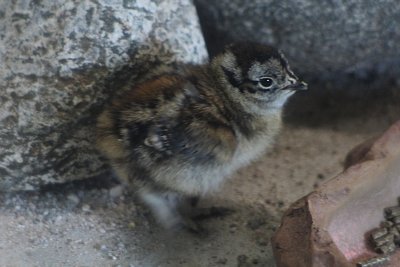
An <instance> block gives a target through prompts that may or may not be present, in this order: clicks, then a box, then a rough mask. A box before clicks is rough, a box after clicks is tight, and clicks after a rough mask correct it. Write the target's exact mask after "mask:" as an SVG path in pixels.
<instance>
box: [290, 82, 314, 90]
mask: <svg viewBox="0 0 400 267" xmlns="http://www.w3.org/2000/svg"><path fill="white" fill-rule="evenodd" d="M284 89H285V90H293V91H304V90H307V89H308V84H307V83H305V82H303V81H298V82H296V83H294V84H291V85H288V86H286V87H285V88H284Z"/></svg>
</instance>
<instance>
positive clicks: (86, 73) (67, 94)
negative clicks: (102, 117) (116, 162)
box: [0, 0, 207, 191]
mask: <svg viewBox="0 0 400 267" xmlns="http://www.w3.org/2000/svg"><path fill="white" fill-rule="evenodd" d="M206 58H207V52H206V50H205V45H204V40H203V37H202V34H201V31H200V28H199V24H198V19H197V14H196V10H195V8H194V6H193V5H192V3H191V1H189V0H171V1H162V0H148V1H140V0H139V1H133V0H123V1H122V0H121V1H116V0H114V1H110V0H98V1H74V0H43V1H37V0H20V1H1V2H0V99H1V102H0V103H1V105H0V125H1V126H2V127H1V128H0V140H1V142H0V191H4V190H21V189H35V188H38V187H39V186H40V185H43V184H48V183H59V182H65V181H71V180H75V179H82V178H88V177H91V176H96V175H98V174H101V173H103V172H104V171H105V169H106V168H105V165H104V160H102V159H101V158H100V156H99V154H98V152H97V151H96V149H95V147H94V122H95V118H96V115H97V114H98V112H99V110H100V109H101V107H102V105H103V104H104V103H105V102H106V101H108V100H109V99H110V97H111V95H112V94H114V93H115V92H114V91H115V90H117V88H118V84H120V83H121V81H120V79H121V77H122V79H125V78H133V79H135V78H137V77H139V76H142V75H143V74H145V73H146V70H148V69H149V68H153V67H154V66H155V65H158V64H160V63H163V64H174V63H177V62H192V63H199V62H202V61H204V60H205V59H206ZM117 74H118V75H117Z"/></svg>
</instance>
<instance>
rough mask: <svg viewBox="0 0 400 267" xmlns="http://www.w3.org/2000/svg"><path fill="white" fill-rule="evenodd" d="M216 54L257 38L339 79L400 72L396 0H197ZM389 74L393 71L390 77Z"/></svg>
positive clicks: (312, 71)
mask: <svg viewBox="0 0 400 267" xmlns="http://www.w3.org/2000/svg"><path fill="white" fill-rule="evenodd" d="M195 3H196V6H197V8H198V12H199V16H200V21H201V24H202V27H203V31H204V33H205V38H206V41H207V45H208V46H209V48H210V52H211V54H213V53H215V51H217V50H218V49H220V48H221V47H222V45H223V43H226V42H231V41H234V40H253V41H259V42H264V43H269V44H272V45H274V46H277V47H279V48H280V49H282V50H283V51H284V52H285V54H286V56H287V57H288V59H289V62H291V65H293V67H294V68H295V69H296V72H297V73H299V74H303V75H304V74H307V75H308V76H309V77H312V78H318V79H322V80H330V81H333V82H337V81H338V80H340V79H346V77H347V76H349V77H350V78H352V77H355V78H358V79H361V80H366V81H372V80H374V79H388V78H395V79H397V77H399V75H400V67H399V66H400V30H399V27H398V26H399V25H400V5H399V3H398V1H396V0H380V1H374V0H365V1H358V0H349V1H318V0H300V1H299V0H288V1H280V0H254V1H243V0H220V1H214V0H195ZM389 76H390V77H389Z"/></svg>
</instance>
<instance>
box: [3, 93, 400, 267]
mask: <svg viewBox="0 0 400 267" xmlns="http://www.w3.org/2000/svg"><path fill="white" fill-rule="evenodd" d="M316 95H317V97H315V98H310V97H306V96H300V97H298V98H297V99H295V100H294V101H292V103H290V105H289V107H288V112H287V116H286V124H285V127H284V129H283V131H282V134H281V136H280V137H279V139H278V140H277V143H276V146H275V147H274V149H273V150H272V151H270V152H269V153H268V154H267V155H266V156H265V157H263V158H262V159H260V160H259V161H257V162H255V163H254V164H252V165H251V166H248V167H247V168H244V169H241V170H240V171H239V172H238V173H237V174H235V175H234V177H232V179H231V180H230V181H229V182H228V183H227V184H226V186H225V187H224V189H223V190H222V191H221V192H220V193H219V194H217V195H214V196H211V197H210V198H208V199H206V200H204V201H202V202H201V203H200V204H201V205H202V206H204V207H210V206H222V207H228V208H232V209H233V210H234V213H232V214H230V215H227V216H225V217H219V218H210V219H207V220H204V221H203V224H204V226H205V227H206V228H207V229H208V231H209V234H208V235H207V236H201V237H200V236H196V235H193V234H190V233H187V232H179V233H169V232H166V231H164V230H163V229H161V228H160V227H158V226H157V225H156V224H155V222H154V220H153V219H152V217H151V215H150V214H149V211H148V210H147V209H146V208H145V207H143V206H142V205H141V204H140V203H138V201H137V200H136V199H135V196H134V195H133V194H132V192H130V191H129V189H126V188H123V187H122V186H120V185H119V184H117V183H116V182H115V181H114V180H112V179H109V178H104V177H103V178H99V179H97V180H92V181H83V182H76V183H72V184H67V185H57V186H51V187H48V188H45V189H43V190H42V191H40V192H22V193H3V194H1V195H0V203H2V204H1V206H0V222H1V224H0V266H40V267H44V266H124V267H125V266H126V267H128V266H131V267H133V266H135V267H138V266H140V267H142V266H143V267H148V266H149V267H152V266H173V267H175V266H189V267H196V266H241V267H245V266H266V267H269V266H274V263H273V256H272V250H271V242H270V237H271V236H272V235H273V232H274V230H275V229H276V228H277V227H278V226H279V222H280V216H281V215H282V213H283V211H284V210H285V209H286V208H287V207H288V206H289V205H290V203H291V202H293V201H295V200H296V199H298V198H300V197H302V196H304V195H305V194H307V193H308V192H310V191H311V190H312V189H313V188H314V187H316V186H318V185H319V184H320V183H322V182H324V181H326V180H327V179H329V178H330V177H332V176H334V175H336V174H337V173H339V172H340V171H341V170H342V161H343V159H344V157H345V155H346V153H347V152H348V151H349V150H350V149H351V148H352V147H354V146H355V145H357V144H358V143H360V142H361V141H363V140H365V139H367V138H369V137H371V136H373V135H376V134H378V133H380V132H381V131H383V130H384V129H385V128H386V127H388V126H389V125H390V123H391V122H393V121H394V120H395V119H396V117H397V118H399V117H400V116H399V115H398V114H400V112H399V105H398V102H396V101H397V100H398V99H399V98H397V100H396V101H394V100H393V98H392V97H389V98H385V99H381V98H376V97H373V98H372V101H369V102H368V101H367V102H366V101H364V100H363V98H357V97H356V98H354V97H349V98H347V99H346V101H342V100H343V99H339V100H337V99H336V100H335V101H336V102H335V101H333V100H332V99H328V97H329V95H326V96H325V97H322V98H321V96H318V94H316ZM357 99H358V100H357ZM332 101H333V102H332ZM357 101H358V102H357ZM327 103H328V104H327ZM332 103H333V104H332ZM334 103H340V105H336V104H334ZM360 103H362V104H360ZM322 106H323V107H324V108H321V107H322ZM316 110H318V112H316ZM354 110H356V112H354Z"/></svg>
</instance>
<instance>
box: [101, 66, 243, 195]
mask: <svg viewBox="0 0 400 267" xmlns="http://www.w3.org/2000/svg"><path fill="white" fill-rule="evenodd" d="M197 80H198V79H196V78H195V77H194V76H193V77H192V78H188V77H183V76H180V75H172V74H170V75H162V76H159V77H156V78H153V79H151V80H149V81H146V82H144V83H142V84H139V85H137V86H133V87H132V88H131V89H130V90H128V91H126V92H124V93H122V94H121V95H120V96H119V97H117V98H116V99H115V100H114V101H113V102H112V104H111V105H110V106H109V107H108V108H107V109H106V110H105V111H104V112H103V113H102V114H101V115H100V117H99V119H98V124H97V143H98V147H99V148H100V150H101V151H102V152H103V153H104V154H105V155H106V156H107V157H108V158H109V159H110V160H111V164H112V165H113V167H114V169H115V170H116V172H117V174H118V176H119V177H120V178H122V179H123V180H125V181H128V182H129V183H133V184H136V185H137V186H138V187H156V188H157V189H158V190H159V189H164V190H166V191H171V190H172V191H178V192H181V193H184V194H188V195H199V194H204V193H206V192H208V191H210V190H212V189H214V188H216V187H218V185H219V184H220V182H221V181H222V178H223V176H224V175H223V172H224V166H227V165H229V162H230V160H231V158H232V156H233V154H234V152H235V149H236V146H237V140H236V136H235V133H234V130H233V128H232V127H231V126H230V123H229V121H228V119H227V118H226V117H224V115H223V111H222V110H223V104H222V103H221V102H220V100H219V98H218V96H217V95H216V94H215V91H214V90H213V88H211V86H209V85H207V84H200V83H198V82H197Z"/></svg>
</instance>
